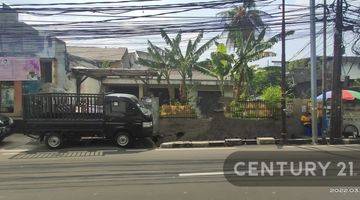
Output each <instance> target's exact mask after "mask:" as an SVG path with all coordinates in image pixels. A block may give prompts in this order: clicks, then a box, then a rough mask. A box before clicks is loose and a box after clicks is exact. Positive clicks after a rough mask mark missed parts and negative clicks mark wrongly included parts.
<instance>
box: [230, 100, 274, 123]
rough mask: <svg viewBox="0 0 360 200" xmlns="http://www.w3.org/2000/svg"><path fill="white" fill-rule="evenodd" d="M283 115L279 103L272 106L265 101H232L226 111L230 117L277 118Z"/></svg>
mask: <svg viewBox="0 0 360 200" xmlns="http://www.w3.org/2000/svg"><path fill="white" fill-rule="evenodd" d="M280 115H281V108H280V106H279V105H275V106H270V105H269V104H267V103H266V102H264V101H238V102H235V103H231V104H230V105H229V106H228V107H227V109H226V112H225V116H226V117H229V118H262V119H275V118H278V117H279V116H280Z"/></svg>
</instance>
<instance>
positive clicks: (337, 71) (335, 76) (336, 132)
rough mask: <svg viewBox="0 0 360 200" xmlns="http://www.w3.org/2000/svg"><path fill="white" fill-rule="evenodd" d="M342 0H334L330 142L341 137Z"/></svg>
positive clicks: (334, 141) (335, 141) (336, 140)
mask: <svg viewBox="0 0 360 200" xmlns="http://www.w3.org/2000/svg"><path fill="white" fill-rule="evenodd" d="M342 4H343V1H342V0H336V18H335V34H334V63H333V71H332V98H331V121H330V142H331V143H332V144H334V143H337V142H338V141H339V139H340V138H341V135H342V134H341V125H342V115H341V95H342V90H341V85H342V84H341V79H340V78H341V65H342V29H343V15H342V8H343V7H342Z"/></svg>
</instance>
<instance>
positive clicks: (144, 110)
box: [134, 99, 151, 115]
mask: <svg viewBox="0 0 360 200" xmlns="http://www.w3.org/2000/svg"><path fill="white" fill-rule="evenodd" d="M134 100H135V103H136V105H137V107H138V108H139V109H140V110H141V112H142V113H143V114H145V115H150V114H151V111H150V110H149V109H148V108H146V107H145V105H144V104H143V102H141V101H139V100H138V99H134Z"/></svg>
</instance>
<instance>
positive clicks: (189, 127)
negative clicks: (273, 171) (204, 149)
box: [160, 114, 303, 141]
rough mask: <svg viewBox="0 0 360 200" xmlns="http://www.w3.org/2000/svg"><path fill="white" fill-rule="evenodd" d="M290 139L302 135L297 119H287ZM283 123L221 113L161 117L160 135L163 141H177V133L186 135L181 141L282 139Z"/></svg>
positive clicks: (301, 128)
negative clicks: (261, 137) (262, 137)
mask: <svg viewBox="0 0 360 200" xmlns="http://www.w3.org/2000/svg"><path fill="white" fill-rule="evenodd" d="M287 122H288V123H287V124H288V130H289V134H288V137H290V138H292V137H301V136H303V127H302V126H301V123H300V121H299V120H298V119H296V118H288V121H287ZM280 130H281V121H280V120H271V119H259V120H252V119H251V120H248V119H230V118H225V117H223V116H222V115H221V114H220V115H218V116H214V117H213V118H210V119H182V118H173V119H171V118H161V119H160V134H161V135H163V136H164V141H174V140H177V139H179V138H176V136H175V135H176V133H179V132H182V133H185V135H184V136H183V137H182V138H180V140H223V139H225V138H242V139H243V138H256V137H260V136H270V137H280Z"/></svg>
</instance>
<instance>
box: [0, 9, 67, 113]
mask: <svg viewBox="0 0 360 200" xmlns="http://www.w3.org/2000/svg"><path fill="white" fill-rule="evenodd" d="M4 7H5V8H6V10H5V11H4V10H3V9H0V26H1V27H2V30H1V35H0V57H18V58H24V57H30V58H36V59H39V60H42V59H49V60H51V61H52V66H51V68H52V82H51V83H44V82H43V81H42V80H31V81H8V83H9V82H10V83H11V84H12V88H13V90H14V96H13V97H14V100H13V101H14V103H13V107H14V108H13V112H11V113H5V114H6V115H9V116H13V117H15V118H17V117H19V118H21V116H22V95H23V94H24V93H26V92H39V91H43V92H53V91H59V90H64V86H65V82H66V73H65V71H66V69H65V68H66V65H65V43H64V42H62V41H61V40H58V39H56V38H52V37H49V35H48V34H47V33H46V32H39V31H37V30H36V29H34V28H33V27H31V26H30V25H27V24H25V23H23V22H19V21H18V13H16V11H15V10H10V8H9V7H7V6H4ZM15 33H16V34H15ZM2 81H3V80H0V85H1V84H5V83H3V82H2ZM2 114H3V113H2Z"/></svg>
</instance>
